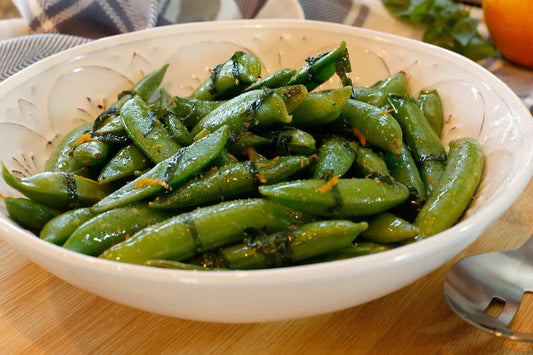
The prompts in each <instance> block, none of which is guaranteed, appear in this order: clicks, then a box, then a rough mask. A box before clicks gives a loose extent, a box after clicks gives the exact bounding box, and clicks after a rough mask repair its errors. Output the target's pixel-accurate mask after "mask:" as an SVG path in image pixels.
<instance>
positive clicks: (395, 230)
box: [361, 212, 421, 244]
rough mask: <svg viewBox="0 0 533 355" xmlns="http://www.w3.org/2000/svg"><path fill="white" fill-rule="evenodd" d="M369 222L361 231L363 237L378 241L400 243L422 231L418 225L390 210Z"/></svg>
mask: <svg viewBox="0 0 533 355" xmlns="http://www.w3.org/2000/svg"><path fill="white" fill-rule="evenodd" d="M367 222H368V229H367V230H365V231H364V232H362V233H361V238H364V239H366V240H370V241H372V242H376V243H385V244H388V243H398V242H401V241H404V240H407V239H411V238H414V237H416V236H417V235H419V234H420V233H421V231H420V229H419V228H418V227H416V226H414V225H412V224H411V223H409V222H407V221H406V220H404V219H402V218H400V217H397V216H395V215H393V214H391V213H388V212H385V213H381V214H379V215H377V216H373V217H371V218H370V219H369V220H368V221H367Z"/></svg>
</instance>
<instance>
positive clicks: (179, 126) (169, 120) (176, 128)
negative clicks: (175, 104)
mask: <svg viewBox="0 0 533 355" xmlns="http://www.w3.org/2000/svg"><path fill="white" fill-rule="evenodd" d="M162 121H163V123H164V125H165V127H166V128H167V130H168V132H169V133H170V137H171V138H172V140H174V142H176V143H177V144H178V145H180V146H185V145H190V144H192V137H191V134H190V133H189V130H188V129H187V126H185V124H184V123H183V122H181V120H180V119H179V118H178V117H177V116H176V115H174V114H173V113H168V114H166V115H165V116H164V117H163V119H162Z"/></svg>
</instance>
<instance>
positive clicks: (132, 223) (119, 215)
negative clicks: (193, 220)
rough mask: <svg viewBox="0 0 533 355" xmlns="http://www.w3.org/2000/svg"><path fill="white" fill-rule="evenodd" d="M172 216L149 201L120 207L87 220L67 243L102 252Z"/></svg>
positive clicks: (79, 249)
mask: <svg viewBox="0 0 533 355" xmlns="http://www.w3.org/2000/svg"><path fill="white" fill-rule="evenodd" d="M169 217H170V215H169V214H167V213H165V212H161V211H157V210H154V209H152V208H149V207H148V206H145V205H133V206H126V207H120V208H116V209H113V210H110V211H106V212H104V213H101V214H99V215H97V216H94V217H93V218H91V219H89V220H88V221H86V222H84V223H83V224H82V225H80V226H79V227H78V228H77V229H76V230H75V231H74V232H73V233H72V235H70V237H68V239H67V241H66V242H65V244H64V245H63V246H64V247H65V248H66V249H69V250H72V251H76V252H78V253H81V254H86V255H92V256H98V255H100V254H101V253H102V252H104V251H105V250H107V249H109V248H110V247H111V246H113V245H115V244H117V243H119V242H122V241H124V240H125V239H127V238H129V237H130V236H131V235H133V234H134V233H136V232H137V231H139V230H141V229H143V228H145V227H148V226H150V225H152V224H156V223H158V222H161V221H163V220H165V219H167V218H169Z"/></svg>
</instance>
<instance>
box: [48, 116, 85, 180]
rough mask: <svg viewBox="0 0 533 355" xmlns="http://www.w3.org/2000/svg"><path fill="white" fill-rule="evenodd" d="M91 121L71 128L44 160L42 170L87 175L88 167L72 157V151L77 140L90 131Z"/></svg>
mask: <svg viewBox="0 0 533 355" xmlns="http://www.w3.org/2000/svg"><path fill="white" fill-rule="evenodd" d="M91 126H92V123H84V124H82V125H80V126H78V127H76V128H74V129H73V130H71V131H70V132H69V133H68V134H67V135H66V136H65V137H63V139H62V140H61V141H60V142H59V144H58V145H57V146H56V148H55V149H54V151H53V152H52V154H51V155H50V158H49V159H48V161H47V162H46V166H45V168H44V171H54V172H64V173H72V174H76V175H79V176H85V177H87V176H88V175H89V169H87V168H86V167H84V166H83V165H81V164H80V163H78V162H77V161H76V159H74V157H73V156H72V152H73V150H74V148H76V146H77V141H78V140H79V139H80V138H81V137H82V136H83V135H84V134H87V133H89V132H90V131H91Z"/></svg>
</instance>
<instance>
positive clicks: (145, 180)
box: [133, 178, 170, 189]
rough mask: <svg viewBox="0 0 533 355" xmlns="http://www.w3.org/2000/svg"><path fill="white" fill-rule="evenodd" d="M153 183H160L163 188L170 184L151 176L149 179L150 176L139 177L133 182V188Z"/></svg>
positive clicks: (167, 187)
mask: <svg viewBox="0 0 533 355" xmlns="http://www.w3.org/2000/svg"><path fill="white" fill-rule="evenodd" d="M153 184H157V185H161V186H163V187H164V188H165V189H169V188H170V186H169V185H168V184H167V183H166V182H164V181H161V180H158V179H154V178H151V179H150V178H142V179H139V181H137V182H136V183H135V185H134V186H133V188H135V189H140V188H141V187H146V186H150V185H153Z"/></svg>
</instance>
